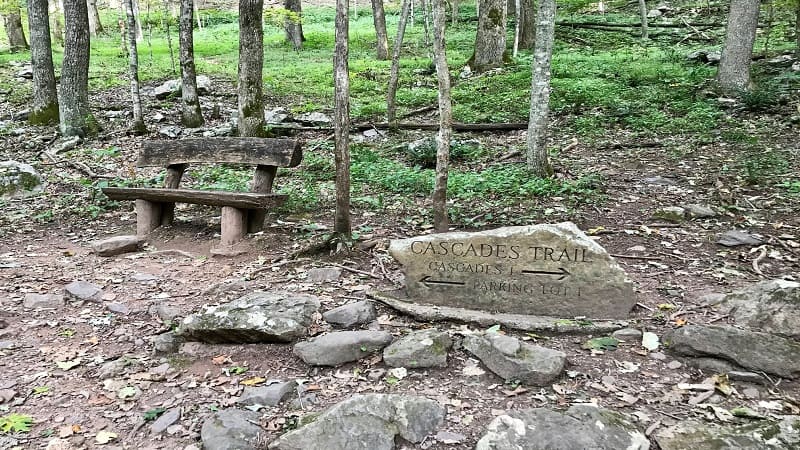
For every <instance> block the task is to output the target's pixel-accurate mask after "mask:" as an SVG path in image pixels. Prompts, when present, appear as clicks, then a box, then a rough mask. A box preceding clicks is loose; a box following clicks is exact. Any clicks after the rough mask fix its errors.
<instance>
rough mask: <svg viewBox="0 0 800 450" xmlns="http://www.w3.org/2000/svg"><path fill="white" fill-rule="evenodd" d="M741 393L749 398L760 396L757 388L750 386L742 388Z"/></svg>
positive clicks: (755, 398)
mask: <svg viewBox="0 0 800 450" xmlns="http://www.w3.org/2000/svg"><path fill="white" fill-rule="evenodd" d="M742 395H744V397H745V398H750V399H754V400H757V399H759V398H761V393H760V392H759V391H758V389H756V388H752V387H750V388H744V389H743V390H742Z"/></svg>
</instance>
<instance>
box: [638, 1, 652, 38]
mask: <svg viewBox="0 0 800 450" xmlns="http://www.w3.org/2000/svg"><path fill="white" fill-rule="evenodd" d="M639 18H641V20H642V39H648V38H649V37H650V36H649V32H648V30H647V0H639Z"/></svg>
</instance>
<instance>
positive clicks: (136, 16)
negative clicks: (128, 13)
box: [133, 0, 144, 41]
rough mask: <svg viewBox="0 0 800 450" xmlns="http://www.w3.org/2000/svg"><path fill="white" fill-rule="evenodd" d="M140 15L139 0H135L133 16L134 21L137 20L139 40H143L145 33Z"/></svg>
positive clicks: (137, 36)
mask: <svg viewBox="0 0 800 450" xmlns="http://www.w3.org/2000/svg"><path fill="white" fill-rule="evenodd" d="M139 17H141V15H140V14H139V0H133V18H134V21H135V22H136V27H135V29H136V40H137V41H140V40H142V36H144V33H142V21H141V20H139Z"/></svg>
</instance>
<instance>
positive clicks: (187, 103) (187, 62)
mask: <svg viewBox="0 0 800 450" xmlns="http://www.w3.org/2000/svg"><path fill="white" fill-rule="evenodd" d="M193 3H194V1H193V0H181V12H180V32H179V34H180V59H181V124H183V126H185V127H189V128H197V127H199V126H201V125H203V113H202V112H201V111H200V98H199V97H198V95H197V74H196V73H195V68H194V28H193V22H192V21H193V14H194V5H193Z"/></svg>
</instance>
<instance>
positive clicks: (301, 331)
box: [178, 291, 320, 344]
mask: <svg viewBox="0 0 800 450" xmlns="http://www.w3.org/2000/svg"><path fill="white" fill-rule="evenodd" d="M319 305H320V301H319V298H317V297H315V296H313V295H308V294H293V293H289V292H283V291H276V292H253V293H251V294H248V295H245V296H244V297H241V298H238V299H236V300H234V301H232V302H230V303H226V304H223V305H218V306H206V307H204V308H203V309H202V311H200V312H199V313H197V314H192V315H190V316H188V317H186V318H185V319H183V322H182V323H181V325H180V327H179V328H178V334H179V335H181V336H183V337H185V338H186V339H187V340H194V341H202V342H206V343H209V344H224V343H258V342H292V341H294V340H296V339H298V338H301V337H303V336H305V335H306V334H307V332H308V326H309V325H310V324H311V322H312V316H313V314H314V313H315V312H317V310H318V309H319Z"/></svg>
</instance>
